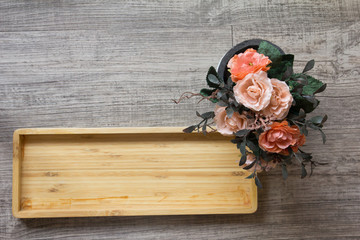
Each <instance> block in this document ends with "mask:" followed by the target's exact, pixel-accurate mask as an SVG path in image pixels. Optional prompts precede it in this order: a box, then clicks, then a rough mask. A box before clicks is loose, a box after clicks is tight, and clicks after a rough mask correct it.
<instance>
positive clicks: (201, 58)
mask: <svg viewBox="0 0 360 240" xmlns="http://www.w3.org/2000/svg"><path fill="white" fill-rule="evenodd" d="M359 26H360V6H359V1H357V0H330V1H328V0H320V1H311V0H304V1H288V0H267V1H265V0H254V1H190V0H189V1H123V2H121V3H119V2H118V1H99V2H98V1H76V2H74V1H40V0H37V1H1V2H0V53H1V58H0V128H1V133H0V182H1V185H0V192H1V195H0V211H1V217H0V238H3V239H49V238H53V239H119V238H121V239H239V238H245V239H260V238H261V239H289V238H291V239H358V238H360V230H359V225H360V184H359V183H360V180H359V172H360V163H359V161H360V157H359V155H360V151H359V146H358V145H359V142H360V123H359V121H358V119H359V117H360V116H359V113H360V107H359V104H360V102H359V101H360V98H359V91H360V85H359V70H358V69H359V66H360V63H359V59H360V57H359V53H360V46H359V42H360V39H359V38H360V36H359ZM256 37H260V38H264V39H267V40H269V41H272V42H274V43H275V44H277V45H279V46H281V48H282V49H284V50H285V51H286V52H288V53H293V54H295V56H296V59H295V60H296V61H295V65H296V66H297V67H298V69H301V68H302V67H303V66H304V65H305V63H306V61H307V60H309V59H315V60H316V61H317V63H316V65H315V68H314V70H312V71H311V74H313V75H315V76H317V77H318V78H319V79H321V80H323V81H324V82H326V83H328V90H327V91H326V92H324V93H321V94H320V98H321V104H320V106H319V108H318V109H317V111H316V114H321V113H327V114H328V115H329V120H328V123H327V126H326V128H325V132H326V134H327V136H328V141H327V143H326V144H325V145H324V146H322V145H321V137H320V136H319V135H318V134H317V133H311V136H310V138H308V141H307V146H306V150H308V151H311V152H313V153H314V157H315V158H316V159H317V160H318V161H322V162H328V163H329V164H328V165H326V166H322V167H319V168H317V169H315V175H313V176H312V177H311V178H310V179H309V178H306V179H303V180H301V179H300V176H299V175H300V169H299V168H298V167H297V166H293V167H292V168H291V169H290V172H289V175H290V176H289V179H288V180H287V181H283V180H282V179H281V171H280V170H276V171H273V172H271V173H268V174H263V175H262V176H260V178H261V181H262V183H263V185H264V189H263V190H261V191H259V209H258V211H257V212H256V213H255V214H253V215H246V216H245V215H244V216H242V215H224V216H217V215H206V216H166V217H164V216H158V217H110V218H80V219H71V218H67V219H37V220H31V219H29V220H23V221H21V220H17V219H15V218H13V217H12V214H11V188H12V185H11V178H12V171H11V166H12V161H11V159H12V143H11V139H12V133H13V130H14V129H16V128H21V127H138V126H184V125H187V124H191V123H193V122H194V121H196V120H197V119H196V116H195V114H194V111H195V110H199V111H200V112H202V111H207V110H209V109H211V108H212V105H211V104H208V103H202V104H201V105H195V103H196V102H197V100H196V99H193V100H189V101H186V102H184V103H182V104H180V105H174V104H173V103H172V102H171V101H170V99H172V98H175V97H178V96H179V95H180V93H181V92H183V91H185V90H190V91H196V90H198V89H199V88H201V87H202V86H204V75H205V73H206V70H207V68H208V67H209V66H210V65H215V66H216V64H217V63H218V61H219V59H220V58H221V57H222V55H223V54H224V53H225V52H226V51H227V50H228V49H229V48H230V47H231V46H232V45H234V44H236V43H238V42H241V41H243V40H246V39H249V38H256ZM344 146H345V147H346V148H345V149H346V150H344Z"/></svg>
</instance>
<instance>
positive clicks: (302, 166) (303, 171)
mask: <svg viewBox="0 0 360 240" xmlns="http://www.w3.org/2000/svg"><path fill="white" fill-rule="evenodd" d="M306 175H307V171H306V169H305V166H304V164H301V178H304V177H306Z"/></svg>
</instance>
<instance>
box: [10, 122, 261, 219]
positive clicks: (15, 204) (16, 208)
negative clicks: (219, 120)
mask: <svg viewBox="0 0 360 240" xmlns="http://www.w3.org/2000/svg"><path fill="white" fill-rule="evenodd" d="M184 128H185V127H117V128H19V129H16V130H15V131H14V134H13V176H12V214H13V216H14V217H16V218H52V217H96V216H117V215H119V216H141V215H142V216H146V215H148V214H141V215H139V214H126V215H121V214H117V211H116V209H114V212H113V213H112V214H111V215H105V214H104V212H106V211H110V212H111V211H112V210H111V209H109V210H101V211H99V210H90V211H86V213H87V214H84V212H85V211H79V213H80V214H77V213H76V211H74V210H72V211H66V210H63V209H62V210H58V209H54V210H46V211H45V210H32V211H31V213H30V214H28V212H26V211H21V210H20V205H21V199H20V192H21V189H20V187H21V186H20V183H21V179H20V178H21V162H22V158H23V153H24V151H23V147H24V141H23V139H24V136H25V135H64V134H65V135H71V134H74V135H78V134H95V135H96V134H127V133H135V134H136V133H140V134H141V133H178V134H188V133H184V132H183V131H182V130H183V129H184ZM192 134H198V133H197V132H196V133H192ZM211 134H219V133H211ZM251 184H252V189H253V195H254V203H253V204H252V208H249V209H242V210H241V212H230V213H229V212H224V213H221V212H219V213H214V215H215V214H251V213H254V212H256V211H257V208H258V191H257V187H256V185H255V181H254V180H252V183H251ZM36 213H48V215H49V216H45V215H46V214H45V215H42V216H41V217H39V216H36V217H34V216H33V215H36ZM53 213H56V216H53V215H52V214H53ZM59 213H60V214H59ZM61 213H64V215H62V214H61ZM69 213H73V214H69ZM149 215H168V214H161V213H160V214H149ZM171 215H204V213H184V212H183V213H177V214H171Z"/></svg>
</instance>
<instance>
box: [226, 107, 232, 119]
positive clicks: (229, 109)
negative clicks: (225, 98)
mask: <svg viewBox="0 0 360 240" xmlns="http://www.w3.org/2000/svg"><path fill="white" fill-rule="evenodd" d="M233 114H234V110H233V109H232V108H230V107H227V108H226V115H227V117H228V118H231V117H232V115H233Z"/></svg>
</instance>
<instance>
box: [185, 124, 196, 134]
mask: <svg viewBox="0 0 360 240" xmlns="http://www.w3.org/2000/svg"><path fill="white" fill-rule="evenodd" d="M196 127H197V126H196V125H193V126H190V127H187V128H185V129H183V132H184V133H192V132H193V131H194V130H195V129H196Z"/></svg>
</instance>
